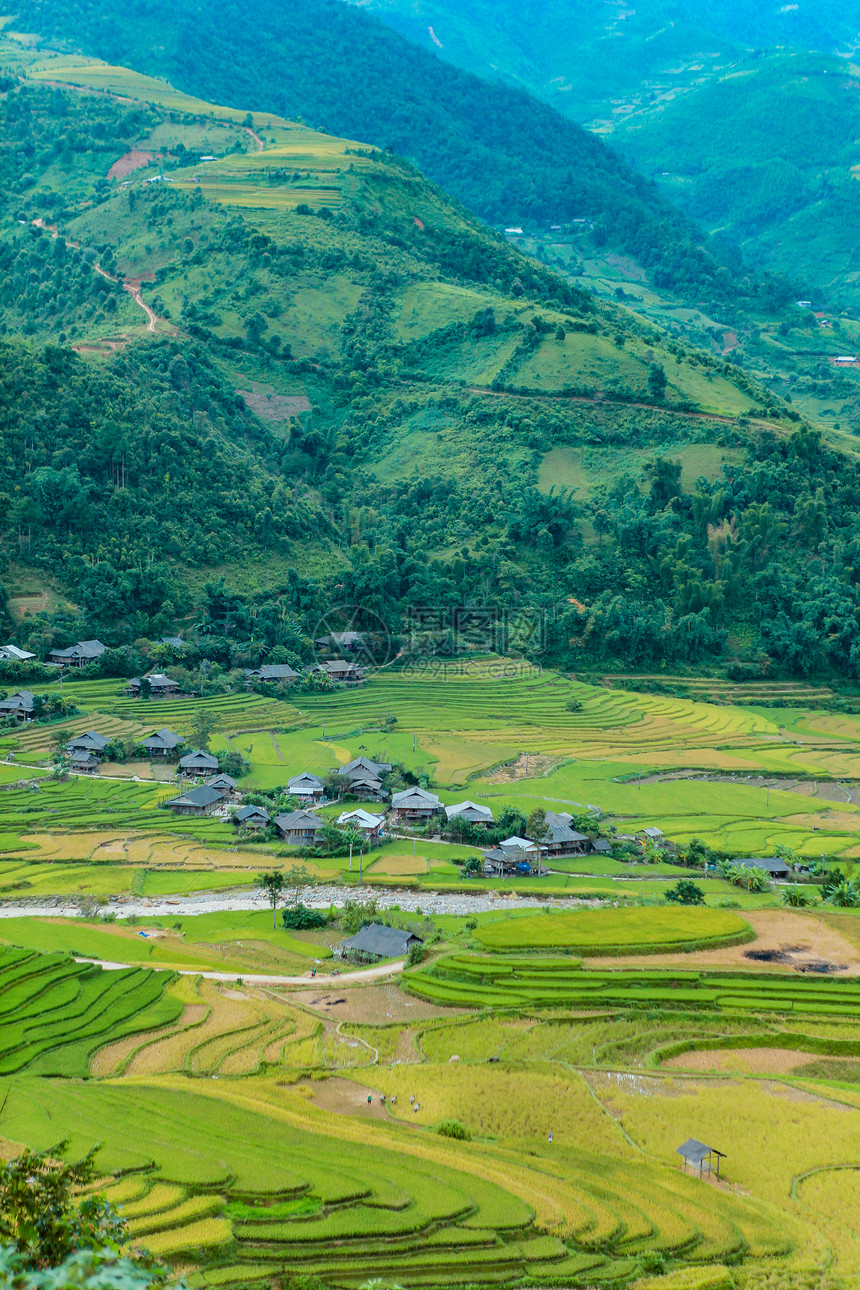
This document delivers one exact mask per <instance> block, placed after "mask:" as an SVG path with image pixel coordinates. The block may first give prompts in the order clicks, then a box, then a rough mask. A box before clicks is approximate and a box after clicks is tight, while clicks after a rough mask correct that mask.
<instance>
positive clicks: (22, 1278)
mask: <svg viewBox="0 0 860 1290" xmlns="http://www.w3.org/2000/svg"><path fill="white" fill-rule="evenodd" d="M152 1285H158V1286H159V1287H160V1290H163V1286H164V1272H163V1269H161V1268H158V1267H155V1266H149V1264H147V1263H142V1262H140V1263H138V1262H135V1261H134V1260H133V1259H129V1258H124V1257H121V1256H120V1255H119V1254H117V1252H116V1251H115V1250H111V1249H102V1250H78V1251H76V1253H74V1254H70V1255H69V1257H68V1258H67V1259H64V1260H63V1261H62V1263H60V1264H59V1266H58V1267H52V1268H43V1269H41V1270H39V1271H35V1270H34V1269H33V1268H31V1267H28V1266H27V1260H26V1259H25V1258H24V1257H23V1256H22V1255H20V1254H18V1253H17V1251H16V1250H15V1248H14V1246H11V1245H10V1246H7V1247H6V1248H5V1249H3V1248H0V1290H72V1288H74V1290H148V1287H149V1286H152Z"/></svg>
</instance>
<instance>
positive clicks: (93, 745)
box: [66, 730, 109, 760]
mask: <svg viewBox="0 0 860 1290" xmlns="http://www.w3.org/2000/svg"><path fill="white" fill-rule="evenodd" d="M108 743H109V740H107V739H105V737H104V735H100V734H99V733H98V731H96V730H88V731H87V733H86V734H85V735H76V736H75V737H74V739H71V740H70V741H69V743H68V744H67V745H66V747H67V748H68V750H69V754H70V756H74V755H75V754H76V753H81V754H84V755H86V754H89V755H90V756H92V757H95V758H96V760H100V759H101V758H102V757H103V756H104V752H105V749H106V748H107V746H108Z"/></svg>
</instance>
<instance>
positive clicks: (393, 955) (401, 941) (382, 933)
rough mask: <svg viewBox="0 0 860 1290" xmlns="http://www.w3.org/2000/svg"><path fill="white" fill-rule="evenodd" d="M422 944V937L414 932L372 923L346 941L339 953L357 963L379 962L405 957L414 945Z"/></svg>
mask: <svg viewBox="0 0 860 1290" xmlns="http://www.w3.org/2000/svg"><path fill="white" fill-rule="evenodd" d="M421 944H423V942H422V940H421V937H420V936H416V935H415V933H414V932H405V931H403V930H401V928H399V927H384V926H383V925H382V924H381V923H371V924H370V926H369V927H362V929H361V931H360V932H358V933H357V934H356V935H355V936H351V937H350V938H349V940H348V941H344V942H343V944H342V945H341V947H340V951H339V953H340V956H341V958H345V959H347V958H348V959H352V960H353V961H354V962H356V963H378V962H379V961H380V959H399V958H403V956H404V955H405V954H408V953H409V950H410V948H411V947H412V946H413V945H421Z"/></svg>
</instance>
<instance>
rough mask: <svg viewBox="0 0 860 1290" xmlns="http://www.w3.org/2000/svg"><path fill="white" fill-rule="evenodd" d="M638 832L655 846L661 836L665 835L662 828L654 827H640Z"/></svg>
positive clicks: (660, 839) (660, 840)
mask: <svg viewBox="0 0 860 1290" xmlns="http://www.w3.org/2000/svg"><path fill="white" fill-rule="evenodd" d="M640 833H641V834H642V837H643V838H644V839H645V841H646V843H647V842H651V843H652V844H653V845H654V846H657V845H658V843H660V842H662V841H663V838H664V837H665V834H664V832H663V830H662V829H655V828H649V829H640Z"/></svg>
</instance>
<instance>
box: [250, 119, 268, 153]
mask: <svg viewBox="0 0 860 1290" xmlns="http://www.w3.org/2000/svg"><path fill="white" fill-rule="evenodd" d="M245 129H246V130H247V131H248V134H249V135H250V136H251V138H252V139H253V140H254V142H255V143H256V145H257V151H258V152H262V151H263V149H264V148H265V146H266V145H265V144H264V143H263V140H262V139H261V138H260V136H259V135H258V134H257V132H256V130H255V129H254V128H253V126H250V125H246V126H245Z"/></svg>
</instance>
